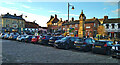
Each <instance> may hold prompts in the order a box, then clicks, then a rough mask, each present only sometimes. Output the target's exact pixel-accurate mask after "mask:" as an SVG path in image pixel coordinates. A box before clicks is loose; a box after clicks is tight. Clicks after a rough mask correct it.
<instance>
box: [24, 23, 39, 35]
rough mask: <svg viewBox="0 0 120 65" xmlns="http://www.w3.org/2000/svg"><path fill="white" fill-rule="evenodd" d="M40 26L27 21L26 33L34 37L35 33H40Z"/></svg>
mask: <svg viewBox="0 0 120 65" xmlns="http://www.w3.org/2000/svg"><path fill="white" fill-rule="evenodd" d="M38 29H39V25H38V24H37V23H35V21H33V22H29V21H26V22H25V32H26V33H27V34H32V35H34V34H35V33H38Z"/></svg>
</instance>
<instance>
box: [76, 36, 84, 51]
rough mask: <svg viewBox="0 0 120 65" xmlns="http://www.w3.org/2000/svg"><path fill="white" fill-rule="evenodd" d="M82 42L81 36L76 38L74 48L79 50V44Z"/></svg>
mask: <svg viewBox="0 0 120 65" xmlns="http://www.w3.org/2000/svg"><path fill="white" fill-rule="evenodd" d="M83 43H84V40H83V39H81V38H78V39H76V40H75V41H74V46H75V49H77V50H79V49H80V45H82V44H83Z"/></svg>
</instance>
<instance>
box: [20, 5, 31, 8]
mask: <svg viewBox="0 0 120 65" xmlns="http://www.w3.org/2000/svg"><path fill="white" fill-rule="evenodd" d="M22 7H24V8H30V7H29V6H26V5H22Z"/></svg>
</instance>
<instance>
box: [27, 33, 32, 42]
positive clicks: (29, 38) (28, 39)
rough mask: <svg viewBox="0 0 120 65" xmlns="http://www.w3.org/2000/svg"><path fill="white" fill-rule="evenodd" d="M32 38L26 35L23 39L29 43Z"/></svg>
mask: <svg viewBox="0 0 120 65" xmlns="http://www.w3.org/2000/svg"><path fill="white" fill-rule="evenodd" d="M32 37H33V36H32V35H27V36H26V38H25V42H31V40H32Z"/></svg>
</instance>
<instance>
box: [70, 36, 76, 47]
mask: <svg viewBox="0 0 120 65" xmlns="http://www.w3.org/2000/svg"><path fill="white" fill-rule="evenodd" d="M74 41H75V38H74V37H71V38H70V40H69V44H70V47H73V46H74Z"/></svg>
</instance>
